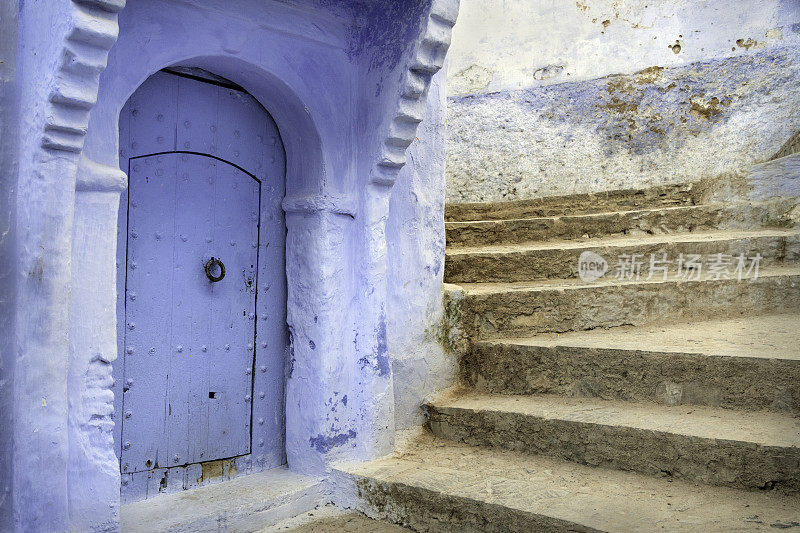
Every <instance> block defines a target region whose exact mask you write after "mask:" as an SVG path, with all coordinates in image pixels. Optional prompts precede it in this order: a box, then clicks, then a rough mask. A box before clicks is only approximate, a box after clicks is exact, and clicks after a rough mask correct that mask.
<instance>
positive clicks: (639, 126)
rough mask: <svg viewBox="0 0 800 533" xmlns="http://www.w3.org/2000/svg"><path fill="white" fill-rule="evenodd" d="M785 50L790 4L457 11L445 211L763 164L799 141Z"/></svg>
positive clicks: (796, 90)
mask: <svg viewBox="0 0 800 533" xmlns="http://www.w3.org/2000/svg"><path fill="white" fill-rule="evenodd" d="M799 47H800V2H798V1H797V0H740V1H737V2H735V3H731V2H720V1H714V0H653V1H649V0H627V1H612V0H577V1H576V0H554V1H551V2H536V1H532V0H503V1H496V0H463V2H462V7H461V11H460V14H459V20H458V24H457V25H456V27H455V31H454V35H453V44H452V46H451V49H450V54H449V75H448V91H449V94H450V99H449V116H448V126H449V133H448V141H447V150H448V157H447V180H448V181H447V201H448V202H476V201H502V200H515V199H522V198H530V197H536V196H548V195H558V194H570V193H576V192H586V191H590V190H604V189H605V190H610V189H618V188H627V187H640V186H647V185H650V184H652V185H656V184H660V183H666V182H678V181H692V180H696V179H700V178H703V177H707V176H710V175H714V174H717V173H721V172H726V171H730V170H736V169H739V168H742V167H745V166H748V165H750V164H752V163H755V162H759V161H763V160H765V159H768V158H769V157H770V156H771V155H772V154H774V152H775V151H777V150H778V149H779V148H780V146H781V145H782V144H783V142H785V141H786V140H787V139H788V138H789V136H790V135H791V134H792V133H794V132H795V131H796V130H797V129H798V128H800V111H798V110H800V106H798V104H800V96H798V95H800V77H798V75H797V74H796V73H797V71H798V70H800V69H798V64H797V62H796V61H797V60H796V59H795V58H796V57H797V55H798V49H799ZM642 71H644V72H642ZM637 73H639V74H637ZM618 74H619V75H618Z"/></svg>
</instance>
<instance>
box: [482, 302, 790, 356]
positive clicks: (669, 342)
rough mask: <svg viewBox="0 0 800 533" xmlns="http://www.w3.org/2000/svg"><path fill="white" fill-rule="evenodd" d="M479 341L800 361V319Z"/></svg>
mask: <svg viewBox="0 0 800 533" xmlns="http://www.w3.org/2000/svg"><path fill="white" fill-rule="evenodd" d="M478 342H480V343H485V344H507V345H523V346H542V347H548V348H552V347H560V346H563V347H576V348H603V349H616V350H631V351H639V352H642V351H649V352H666V353H676V354H691V355H704V356H717V357H743V358H744V357H753V358H759V359H788V360H795V361H800V314H797V313H786V314H775V315H761V316H754V317H747V318H735V319H728V320H709V321H703V322H691V323H680V324H670V325H649V326H619V327H614V328H608V329H605V328H598V329H593V330H586V331H573V332H568V333H541V334H539V335H535V336H531V337H523V338H516V339H514V338H512V339H500V340H487V341H478Z"/></svg>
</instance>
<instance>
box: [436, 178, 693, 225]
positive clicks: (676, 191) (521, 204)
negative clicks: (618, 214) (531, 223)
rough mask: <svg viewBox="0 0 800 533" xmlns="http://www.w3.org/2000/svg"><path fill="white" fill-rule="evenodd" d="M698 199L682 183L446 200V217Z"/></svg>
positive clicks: (512, 215)
mask: <svg viewBox="0 0 800 533" xmlns="http://www.w3.org/2000/svg"><path fill="white" fill-rule="evenodd" d="M697 200H698V198H697V192H696V191H695V188H694V186H692V185H690V184H689V185H687V184H684V183H680V184H676V185H665V186H662V187H647V188H643V189H624V190H612V191H601V192H587V193H584V194H570V195H565V196H549V197H541V198H533V199H526V200H515V201H506V202H495V201H486V202H477V203H448V204H447V205H446V206H445V215H444V216H445V220H447V221H448V222H458V221H470V220H508V219H518V218H528V217H548V216H557V215H567V214H570V215H578V214H588V213H602V212H609V211H621V210H623V209H636V208H641V207H642V206H648V207H653V208H654V207H662V208H663V207H673V206H679V205H692V204H694V203H696V202H697Z"/></svg>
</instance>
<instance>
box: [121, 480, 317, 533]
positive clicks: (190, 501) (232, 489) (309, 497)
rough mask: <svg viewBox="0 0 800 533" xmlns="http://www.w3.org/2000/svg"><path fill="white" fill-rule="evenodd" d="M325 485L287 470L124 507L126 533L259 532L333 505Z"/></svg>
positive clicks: (123, 520)
mask: <svg viewBox="0 0 800 533" xmlns="http://www.w3.org/2000/svg"><path fill="white" fill-rule="evenodd" d="M327 499H328V491H327V490H326V483H325V481H324V480H323V479H320V478H313V477H309V476H304V475H301V474H296V473H294V472H292V471H290V470H289V468H288V467H287V466H285V465H284V466H281V467H278V468H273V469H271V470H267V471H265V472H259V473H256V474H250V475H245V476H239V477H237V478H235V479H232V480H230V481H225V482H222V483H215V484H213V485H206V486H204V487H198V488H195V489H190V490H185V491H181V492H176V493H173V494H166V495H163V496H158V497H156V498H151V499H149V500H143V501H139V502H134V503H129V504H126V505H123V506H122V508H121V511H120V515H121V521H122V531H124V532H126V533H127V532H136V533H138V532H142V533H144V532H161V531H169V532H171V533H179V532H184V531H185V532H190V531H191V532H200V531H257V530H259V529H262V528H265V527H269V526H271V525H274V524H275V523H277V522H279V521H281V520H286V519H288V518H291V517H294V516H297V515H299V514H301V513H305V512H306V511H309V510H311V509H314V508H315V507H317V506H318V505H321V504H324V503H327Z"/></svg>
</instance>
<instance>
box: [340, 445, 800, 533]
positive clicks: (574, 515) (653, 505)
mask: <svg viewBox="0 0 800 533" xmlns="http://www.w3.org/2000/svg"><path fill="white" fill-rule="evenodd" d="M341 471H342V472H343V473H344V474H345V475H346V476H348V477H349V479H350V480H351V481H352V482H353V483H354V484H355V485H356V487H357V490H358V492H359V493H360V495H361V496H362V497H363V499H364V503H362V509H361V510H362V511H364V512H366V513H367V514H368V515H371V516H373V517H375V518H381V519H384V520H388V521H392V522H396V523H401V524H403V525H406V526H409V527H411V528H412V529H414V530H415V531H420V532H431V533H433V532H436V533H438V532H459V533H461V532H479V531H492V532H503V533H512V532H513V533H522V532H524V533H528V532H532V531H628V532H648V533H649V532H651V531H656V530H666V531H674V532H700V531H704V532H705V531H709V532H710V531H726V532H727V531H743V530H748V531H751V530H765V531H775V530H776V528H787V527H792V526H793V525H796V524H797V523H798V522H800V498H797V497H795V496H786V495H782V494H778V493H777V492H775V491H770V492H760V491H759V492H751V491H743V490H736V489H730V488H725V487H714V486H707V485H698V484H695V483H691V482H687V481H684V480H678V479H674V478H658V477H651V476H646V475H642V474H638V473H633V472H622V471H617V470H610V469H605V468H593V467H590V466H584V465H579V464H575V463H571V462H565V461H562V460H559V459H555V458H551V457H546V456H536V455H527V454H523V453H517V452H512V451H507V450H502V449H497V448H494V449H490V448H482V447H472V446H467V445H465V444H458V443H454V442H450V441H445V440H440V439H435V438H433V437H431V436H430V435H424V436H422V438H420V439H418V440H416V441H414V442H413V443H412V444H411V445H409V446H407V447H406V448H405V449H404V450H402V451H401V452H400V453H397V454H395V456H390V457H388V458H385V459H381V460H378V461H373V462H370V463H361V464H358V465H353V466H350V467H346V468H341Z"/></svg>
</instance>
